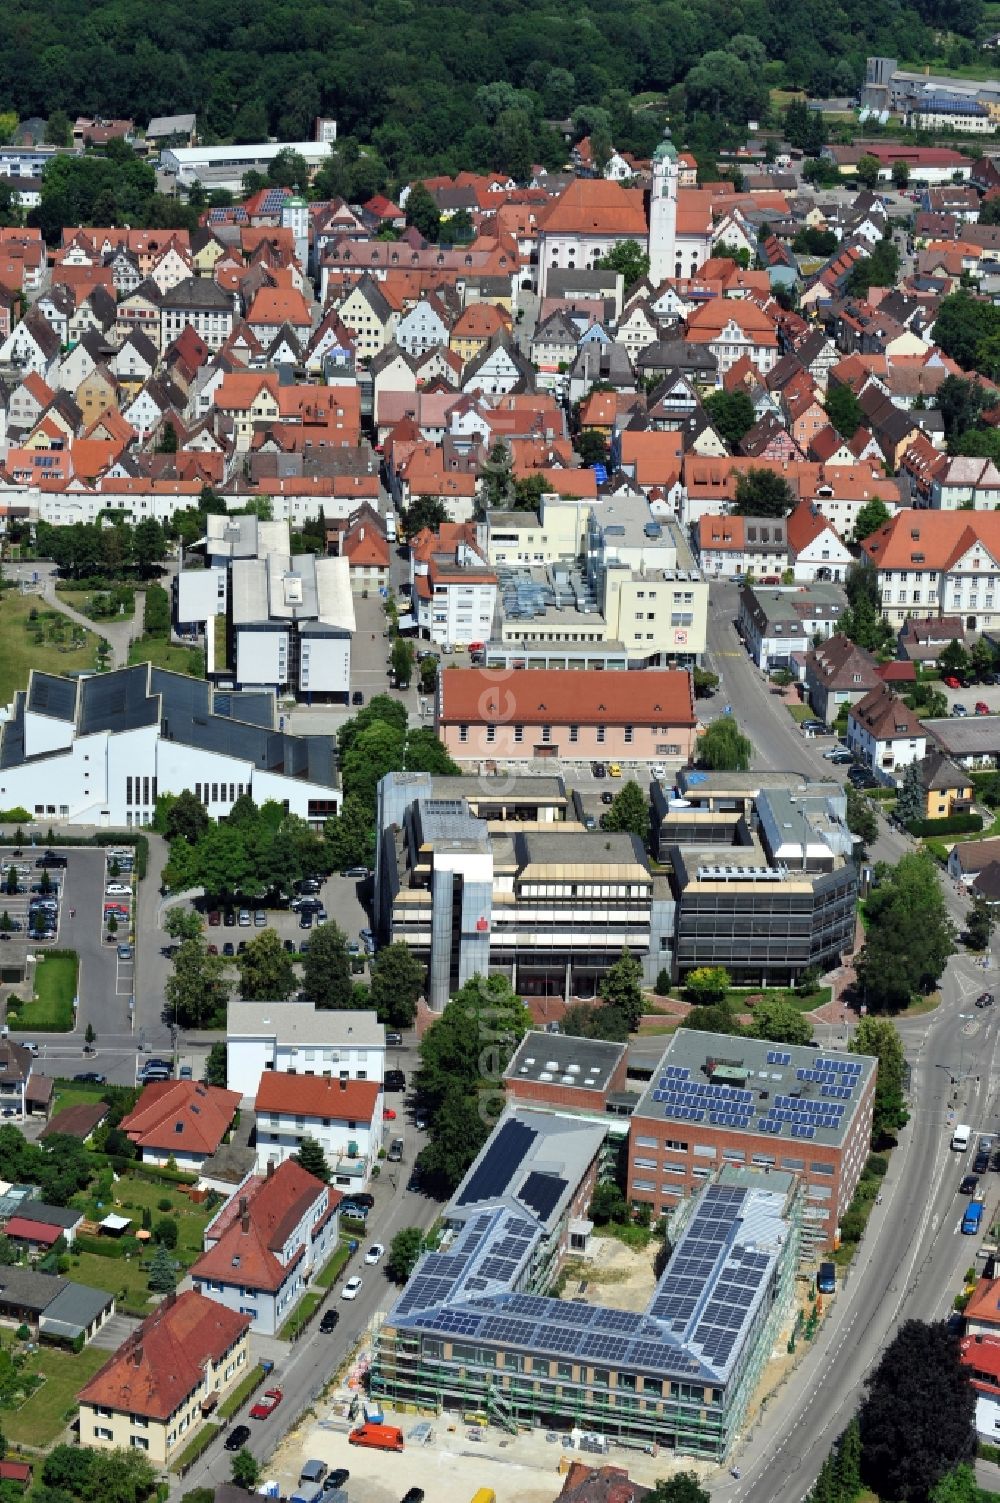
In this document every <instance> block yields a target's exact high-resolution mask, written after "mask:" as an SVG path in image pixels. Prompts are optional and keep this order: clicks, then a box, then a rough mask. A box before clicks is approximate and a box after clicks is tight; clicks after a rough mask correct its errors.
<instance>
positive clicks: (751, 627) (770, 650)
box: [736, 580, 847, 672]
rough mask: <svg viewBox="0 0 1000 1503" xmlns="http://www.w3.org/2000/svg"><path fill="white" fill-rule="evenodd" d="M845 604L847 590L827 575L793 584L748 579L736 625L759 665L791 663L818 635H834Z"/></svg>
mask: <svg viewBox="0 0 1000 1503" xmlns="http://www.w3.org/2000/svg"><path fill="white" fill-rule="evenodd" d="M846 608H847V600H846V597H845V595H844V592H843V590H842V589H841V588H840V587H839V586H838V585H835V584H832V583H830V582H827V581H823V580H814V581H813V582H812V583H811V584H808V585H800V586H798V587H797V588H793V589H775V588H772V587H767V586H761V585H749V584H748V585H744V587H743V589H742V590H741V591H740V608H739V615H738V617H737V621H736V629H737V631H738V632H739V633H740V636H741V637H742V638H743V643H744V645H745V647H746V649H747V651H748V652H749V654H750V656H751V658H752V659H753V661H754V662H755V663H756V664H757V667H758V668H761V669H763V670H764V671H765V672H766V671H767V670H768V669H770V668H789V667H791V666H792V658H793V656H800V657H804V656H805V654H806V653H807V652H808V651H809V649H810V648H811V647H812V645H813V639H814V638H815V637H816V636H817V635H819V636H821V637H832V636H833V634H834V632H835V631H836V630H837V629H838V626H839V624H840V618H841V616H842V615H843V613H844V611H845V610H846Z"/></svg>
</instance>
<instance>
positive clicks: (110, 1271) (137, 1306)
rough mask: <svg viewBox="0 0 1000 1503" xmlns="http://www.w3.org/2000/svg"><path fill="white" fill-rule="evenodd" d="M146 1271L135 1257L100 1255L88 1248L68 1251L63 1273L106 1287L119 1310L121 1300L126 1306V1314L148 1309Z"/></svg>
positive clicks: (72, 1277) (142, 1311) (81, 1280)
mask: <svg viewBox="0 0 1000 1503" xmlns="http://www.w3.org/2000/svg"><path fill="white" fill-rule="evenodd" d="M147 1261H148V1259H147ZM146 1272H147V1271H146V1269H145V1268H143V1267H141V1259H140V1258H138V1257H135V1258H128V1259H125V1258H101V1257H98V1255H97V1253H92V1252H83V1253H78V1252H73V1250H72V1249H70V1252H69V1272H68V1274H67V1277H68V1278H71V1279H73V1280H74V1282H75V1283H77V1284H90V1285H91V1287H92V1288H94V1289H106V1290H107V1291H108V1293H109V1294H113V1295H114V1296H115V1298H116V1299H117V1301H118V1308H119V1310H121V1309H122V1306H123V1304H124V1305H127V1306H128V1313H129V1314H135V1315H148V1314H149V1312H150V1310H151V1309H152V1306H151V1305H150V1303H149V1283H148V1280H147V1277H146Z"/></svg>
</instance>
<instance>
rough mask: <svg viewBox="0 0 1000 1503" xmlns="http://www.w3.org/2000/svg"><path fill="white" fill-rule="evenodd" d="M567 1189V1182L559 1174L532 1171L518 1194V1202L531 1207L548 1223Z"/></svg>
mask: <svg viewBox="0 0 1000 1503" xmlns="http://www.w3.org/2000/svg"><path fill="white" fill-rule="evenodd" d="M565 1189H566V1181H565V1180H564V1179H563V1178H562V1177H561V1175H558V1174H540V1173H539V1172H538V1171H537V1170H532V1172H531V1173H530V1174H529V1175H528V1177H527V1179H526V1180H525V1181H524V1184H523V1185H522V1186H521V1188H520V1190H518V1192H517V1198H518V1200H521V1201H523V1202H524V1204H525V1205H526V1206H530V1207H531V1209H532V1210H533V1211H534V1212H535V1214H536V1215H537V1216H538V1217H540V1219H541V1220H542V1221H547V1220H548V1218H549V1217H550V1216H551V1215H552V1212H553V1211H554V1210H555V1208H556V1206H557V1205H558V1204H559V1201H560V1199H561V1197H562V1195H563V1192H564V1191H565Z"/></svg>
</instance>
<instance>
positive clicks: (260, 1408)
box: [250, 1388, 284, 1419]
mask: <svg viewBox="0 0 1000 1503" xmlns="http://www.w3.org/2000/svg"><path fill="white" fill-rule="evenodd" d="M283 1398H284V1394H283V1393H282V1392H281V1389H280V1388H266V1389H265V1390H264V1397H263V1398H262V1399H258V1400H257V1402H256V1404H255V1405H254V1406H253V1408H252V1409H251V1410H250V1418H251V1419H267V1418H268V1417H269V1416H270V1415H272V1414H273V1413H274V1411H275V1410H276V1409H277V1407H278V1405H279V1404H280V1403H281V1401H282V1399H283Z"/></svg>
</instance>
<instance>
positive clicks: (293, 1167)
mask: <svg viewBox="0 0 1000 1503" xmlns="http://www.w3.org/2000/svg"><path fill="white" fill-rule="evenodd" d="M244 1188H245V1189H246V1190H247V1193H246V1194H245V1195H240V1196H236V1197H234V1198H233V1200H232V1201H231V1202H230V1206H229V1207H227V1211H229V1210H232V1211H233V1213H234V1214H233V1216H232V1219H231V1220H230V1221H229V1223H228V1225H225V1226H223V1228H222V1230H221V1235H219V1237H218V1240H217V1241H215V1242H213V1244H212V1246H211V1247H209V1248H208V1249H207V1250H206V1251H205V1252H204V1253H202V1255H201V1257H200V1258H199V1259H198V1261H197V1262H196V1263H195V1264H194V1265H193V1267H192V1269H191V1275H192V1277H193V1278H196V1279H197V1278H202V1279H215V1280H216V1281H221V1282H222V1283H228V1284H232V1283H238V1284H241V1285H243V1286H245V1287H246V1288H250V1289H266V1290H269V1291H272V1292H273V1291H274V1290H276V1289H279V1288H280V1287H281V1285H282V1284H283V1283H284V1282H285V1279H286V1278H287V1277H288V1274H289V1272H290V1270H291V1269H292V1268H293V1267H294V1266H295V1264H296V1263H297V1262H298V1261H299V1259H300V1258H301V1256H302V1253H303V1251H304V1244H302V1245H300V1246H298V1247H296V1248H293V1249H292V1254H291V1257H290V1258H289V1260H288V1262H287V1263H283V1262H282V1260H281V1257H280V1256H279V1254H280V1253H281V1252H282V1251H283V1249H284V1247H285V1244H286V1243H287V1241H288V1238H289V1235H290V1233H291V1232H292V1231H294V1229H295V1227H296V1226H298V1224H299V1223H300V1222H301V1221H302V1219H303V1217H304V1216H305V1215H306V1214H307V1213H308V1211H309V1209H310V1207H311V1206H313V1205H314V1204H315V1203H316V1201H317V1200H319V1199H320V1197H321V1196H322V1195H323V1194H324V1193H328V1195H329V1201H330V1209H333V1208H334V1207H335V1206H336V1205H337V1204H338V1203H339V1201H340V1200H341V1195H340V1191H339V1190H330V1191H327V1187H326V1186H325V1185H324V1184H323V1183H322V1181H321V1180H318V1179H316V1178H315V1176H314V1175H312V1174H309V1173H308V1172H307V1171H306V1170H305V1169H303V1168H302V1166H301V1165H300V1164H297V1163H296V1162H295V1160H294V1159H286V1161H285V1162H284V1163H283V1164H280V1165H279V1166H278V1168H277V1169H276V1170H275V1171H274V1173H273V1174H271V1175H269V1176H268V1177H267V1178H266V1179H263V1180H261V1179H256V1180H254V1181H252V1182H251V1183H250V1185H249V1186H247V1187H244ZM221 1219H222V1218H220V1220H221ZM212 1231H213V1227H212V1226H210V1227H209V1229H208V1235H209V1236H211V1235H212Z"/></svg>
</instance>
